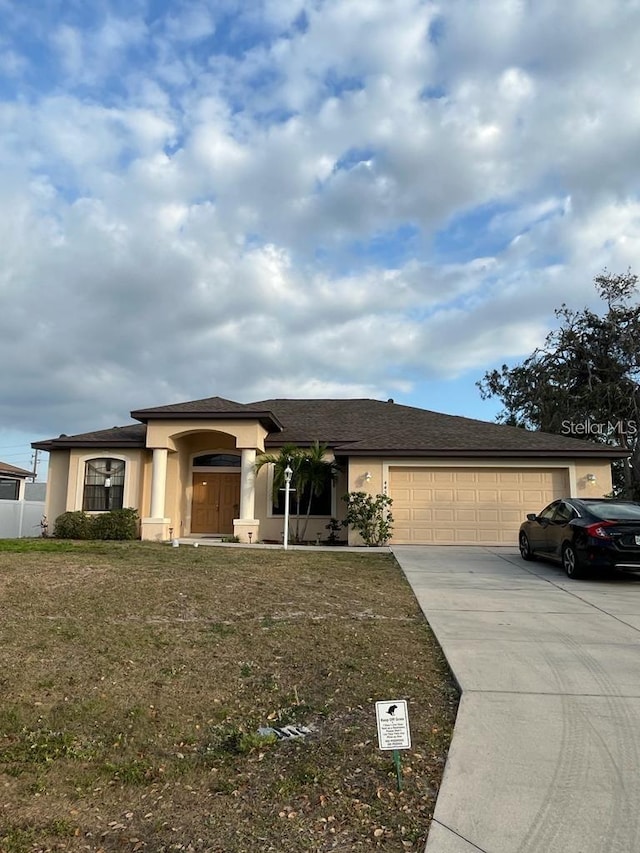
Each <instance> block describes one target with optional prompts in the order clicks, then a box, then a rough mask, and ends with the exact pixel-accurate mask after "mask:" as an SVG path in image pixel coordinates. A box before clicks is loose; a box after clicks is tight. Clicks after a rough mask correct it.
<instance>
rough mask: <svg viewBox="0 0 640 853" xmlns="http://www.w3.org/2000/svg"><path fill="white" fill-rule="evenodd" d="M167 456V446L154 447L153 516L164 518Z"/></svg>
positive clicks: (152, 471)
mask: <svg viewBox="0 0 640 853" xmlns="http://www.w3.org/2000/svg"><path fill="white" fill-rule="evenodd" d="M167 456H168V450H167V448H166V447H154V448H153V464H152V468H151V512H150V513H149V514H150V516H151V518H164V498H165V491H166V486H167Z"/></svg>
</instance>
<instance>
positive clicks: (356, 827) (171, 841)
mask: <svg viewBox="0 0 640 853" xmlns="http://www.w3.org/2000/svg"><path fill="white" fill-rule="evenodd" d="M54 546H56V547H55V548H54ZM39 547H40V548H41V550H34V551H30V550H28V549H27V550H22V551H21V550H20V549H17V550H15V551H3V550H2V546H1V543H0V608H1V611H2V615H3V618H2V622H1V624H0V690H1V691H2V692H1V695H2V699H1V701H0V790H2V801H1V802H2V809H1V811H0V850H2V851H3V853H5V851H6V853H27V851H36V850H38V851H47V850H52V851H53V850H68V851H74V853H75V851H81V850H92V851H98V850H103V851H115V850H118V851H138V850H141V851H154V853H155V851H169V850H193V851H219V853H223V851H224V853H232V851H237V853H247V852H248V851H278V853H280V851H289V850H292V851H293V850H295V851H329V850H345V851H346V850H349V851H352V850H359V849H368V848H373V849H381V850H387V851H395V850H397V851H401V850H418V849H420V848H421V846H422V845H423V844H424V840H425V836H426V832H427V829H428V824H429V819H430V816H431V813H432V809H433V805H434V802H435V795H436V792H437V789H438V785H439V782H440V777H441V773H442V769H443V765H444V760H445V756H446V751H447V747H448V743H449V739H450V735H451V731H452V726H453V720H454V715H455V709H456V704H457V695H456V692H455V689H454V687H453V684H452V681H451V679H450V675H449V673H448V670H447V667H446V665H445V663H444V661H443V659H442V655H441V653H440V651H439V649H438V647H437V645H436V644H435V642H434V640H433V638H432V636H431V633H430V631H429V629H428V627H427V626H426V624H425V622H424V619H423V617H422V615H421V613H420V611H419V609H418V607H417V604H416V602H415V599H414V598H413V595H412V593H411V590H410V588H409V586H408V585H407V583H406V582H405V580H404V578H403V576H402V573H401V572H400V570H399V568H398V567H397V565H396V563H395V561H394V560H393V558H392V557H388V556H379V555H368V554H349V553H341V552H339V551H336V553H333V552H331V553H325V552H319V551H309V552H302V551H289V552H286V553H285V552H284V551H266V550H265V551H263V550H259V549H257V548H254V549H231V548H215V547H200V548H199V549H197V550H196V549H194V548H188V547H181V548H179V549H176V548H167V547H164V546H155V545H148V544H143V543H114V544H98V543H95V544H94V543H85V544H78V545H73V544H69V543H51V547H52V550H47V548H46V547H44V546H39ZM394 697H397V698H406V699H408V701H409V710H410V714H411V723H412V736H413V749H412V750H411V751H409V752H408V753H405V755H404V766H405V782H406V785H405V789H404V790H403V791H402V793H398V792H397V791H396V790H395V778H394V775H393V767H392V764H391V761H390V756H389V755H388V754H385V753H381V752H380V751H379V750H378V749H377V742H376V731H375V714H374V707H373V703H374V701H375V700H376V699H386V698H394ZM287 723H298V724H303V725H308V726H312V727H313V728H314V729H315V731H314V733H313V734H312V735H311V736H309V737H308V738H307V739H305V740H304V741H296V742H288V743H273V742H271V740H270V739H269V738H264V737H260V736H259V735H258V734H257V730H258V728H259V727H260V726H265V725H269V724H271V725H277V724H281V725H284V724H287Z"/></svg>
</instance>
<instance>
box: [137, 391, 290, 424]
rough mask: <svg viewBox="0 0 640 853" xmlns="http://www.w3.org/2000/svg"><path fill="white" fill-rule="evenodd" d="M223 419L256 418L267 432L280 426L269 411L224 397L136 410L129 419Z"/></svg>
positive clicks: (146, 420) (144, 420) (145, 420)
mask: <svg viewBox="0 0 640 853" xmlns="http://www.w3.org/2000/svg"><path fill="white" fill-rule="evenodd" d="M212 415H213V416H215V417H216V418H224V419H227V420H230V419H232V418H233V419H236V418H241V419H243V418H247V419H249V418H250V419H252V420H255V419H256V418H257V419H258V420H259V421H260V422H261V423H262V424H263V425H264V428H265V429H267V430H269V432H272V431H273V432H277V431H279V430H280V429H281V428H282V425H281V424H280V423H279V421H278V420H277V419H274V416H273V414H272V413H271V412H270V411H258V410H257V409H256V406H255V405H253V404H250V403H249V404H247V403H236V402H235V401H234V400H225V399H224V397H205V398H204V399H202V400H188V401H187V402H185V403H171V404H170V405H168V406H157V407H156V408H153V409H137V410H136V411H134V412H131V417H132V418H136V420H139V421H143V423H147V422H148V421H150V420H153V419H156V418H160V419H164V418H175V417H181V416H182V417H187V418H189V419H192V418H194V419H197V418H210V417H211V416H212Z"/></svg>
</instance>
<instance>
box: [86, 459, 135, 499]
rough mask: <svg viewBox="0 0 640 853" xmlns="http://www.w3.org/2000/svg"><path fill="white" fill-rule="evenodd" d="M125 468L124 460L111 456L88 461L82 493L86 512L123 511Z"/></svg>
mask: <svg viewBox="0 0 640 853" xmlns="http://www.w3.org/2000/svg"><path fill="white" fill-rule="evenodd" d="M125 467H126V464H125V462H124V460H123V459H114V458H113V457H110V456H101V457H96V458H95V459H87V460H86V462H85V463H84V488H83V492H82V509H83V510H84V511H85V512H108V511H109V510H112V509H122V507H123V499H124V476H125Z"/></svg>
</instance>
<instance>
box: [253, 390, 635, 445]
mask: <svg viewBox="0 0 640 853" xmlns="http://www.w3.org/2000/svg"><path fill="white" fill-rule="evenodd" d="M250 405H251V406H257V407H260V408H263V407H264V408H269V409H271V410H272V411H273V412H274V413H275V414H276V416H277V417H278V418H279V420H281V421H282V423H283V424H284V430H283V431H282V433H280V434H279V435H271V436H269V438H268V439H267V441H266V444H267V445H268V446H270V447H277V446H280V445H282V444H284V443H288V442H291V443H294V444H305V443H311V442H312V441H314V440H315V439H318V440H319V441H321V442H323V443H325V444H328V445H329V446H330V447H332V448H333V449H334V450H335V451H336V452H342V453H347V454H349V455H358V454H359V455H365V454H371V453H374V454H380V453H387V454H390V455H391V454H393V455H396V456H397V455H401V456H425V455H429V456H470V455H471V456H475V455H477V456H483V455H492V456H495V455H498V456H508V455H517V456H528V455H543V454H545V455H552V456H560V455H564V456H581V455H584V456H593V455H602V456H605V457H612V456H624V455H628V454H627V453H626V451H624V450H621V449H620V448H613V447H610V446H606V445H602V444H596V443H595V442H590V441H582V440H580V439H576V438H570V437H568V436H563V435H555V434H552V433H544V432H534V431H532V430H525V429H521V428H519V427H511V426H506V425H504V424H496V423H489V422H487V421H479V420H474V419H472V418H464V417H459V416H457V415H445V414H442V413H440V412H432V411H429V410H427V409H418V408H415V407H413V406H403V405H400V404H398V403H393V402H391V401H389V402H382V401H380V400H368V399H359V400H279V399H275V400H262V401H260V402H259V403H252V404H250Z"/></svg>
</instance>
